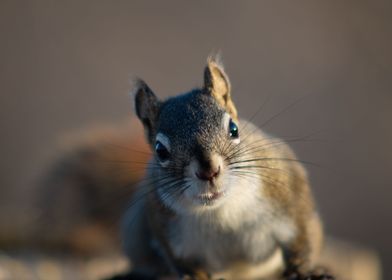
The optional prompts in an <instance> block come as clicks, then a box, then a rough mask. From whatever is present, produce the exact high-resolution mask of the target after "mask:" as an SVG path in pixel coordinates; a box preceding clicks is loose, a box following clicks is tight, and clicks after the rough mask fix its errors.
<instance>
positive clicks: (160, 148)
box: [155, 141, 170, 161]
mask: <svg viewBox="0 0 392 280" xmlns="http://www.w3.org/2000/svg"><path fill="white" fill-rule="evenodd" d="M155 152H156V153H157V155H158V158H159V160H160V161H166V160H168V159H169V158H170V153H169V151H168V150H167V149H166V147H165V146H164V145H163V144H162V143H161V142H159V141H157V142H156V143H155Z"/></svg>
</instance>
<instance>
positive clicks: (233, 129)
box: [229, 119, 239, 139]
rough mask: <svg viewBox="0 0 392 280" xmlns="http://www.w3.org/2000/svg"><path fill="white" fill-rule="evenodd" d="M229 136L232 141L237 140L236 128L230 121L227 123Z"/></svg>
mask: <svg viewBox="0 0 392 280" xmlns="http://www.w3.org/2000/svg"><path fill="white" fill-rule="evenodd" d="M229 136H230V137H231V138H233V139H236V138H238V136H239V134H238V126H237V125H236V124H235V123H234V122H233V120H232V119H230V122H229Z"/></svg>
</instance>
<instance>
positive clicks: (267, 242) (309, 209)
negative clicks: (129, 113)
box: [122, 58, 328, 279]
mask: <svg viewBox="0 0 392 280" xmlns="http://www.w3.org/2000/svg"><path fill="white" fill-rule="evenodd" d="M135 105H136V114H137V116H138V117H139V119H140V120H141V122H142V123H143V125H144V128H145V133H146V138H147V142H148V143H149V145H150V147H151V148H152V150H153V152H154V153H153V158H152V159H151V161H150V162H149V164H148V166H147V169H146V170H147V172H146V177H145V179H144V180H143V181H142V182H141V184H140V186H139V187H138V191H137V193H136V194H135V195H134V197H133V202H132V204H131V205H132V206H131V207H129V209H128V210H127V212H126V213H125V216H124V219H123V230H122V231H123V238H124V247H125V251H126V253H127V255H128V256H129V258H130V261H131V263H132V265H133V268H134V271H138V273H139V272H140V273H141V275H146V277H147V276H148V277H159V276H162V275H171V276H173V275H175V276H180V277H183V278H184V279H188V278H187V277H189V279H221V278H224V279H276V278H278V277H280V276H281V275H282V274H285V275H286V276H287V275H288V276H290V277H293V278H290V279H302V278H301V277H303V276H304V275H308V273H309V271H310V270H311V269H312V267H313V265H314V263H315V261H316V259H317V255H318V253H319V250H320V247H321V244H322V226H321V222H320V219H319V216H318V214H317V211H316V210H315V207H314V203H313V198H312V195H311V191H310V188H309V183H308V179H307V175H306V172H305V170H304V168H303V167H302V165H301V163H300V162H299V161H298V160H296V157H295V154H294V153H293V151H292V150H291V149H290V148H289V147H288V146H287V145H286V144H285V143H284V141H282V140H280V139H278V138H274V137H271V136H269V135H267V134H265V133H264V132H262V131H261V130H260V129H259V128H257V127H256V126H254V125H253V124H252V123H250V122H247V121H245V120H242V119H239V118H238V115H237V110H236V108H235V106H234V103H233V101H232V100H231V90H230V82H229V80H228V77H227V75H226V73H225V72H224V70H223V67H222V65H221V64H220V63H219V62H218V61H217V60H215V59H213V58H210V59H209V60H208V64H207V67H206V69H205V73H204V85H203V87H202V88H200V89H195V90H192V91H191V92H189V93H186V94H183V95H179V96H177V97H173V98H170V99H168V100H166V101H160V100H159V99H158V98H157V97H156V96H155V94H154V93H153V92H152V90H151V89H150V88H149V87H148V86H147V84H146V83H144V82H143V81H141V80H139V81H138V82H137V84H136V87H135ZM295 277H297V278H295ZM310 277H312V275H310ZM314 277H316V276H314ZM130 279H132V277H130ZM146 279H149V278H146ZM309 279H323V278H309ZM326 279H328V278H326Z"/></svg>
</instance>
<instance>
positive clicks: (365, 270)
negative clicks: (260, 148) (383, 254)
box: [0, 240, 382, 280]
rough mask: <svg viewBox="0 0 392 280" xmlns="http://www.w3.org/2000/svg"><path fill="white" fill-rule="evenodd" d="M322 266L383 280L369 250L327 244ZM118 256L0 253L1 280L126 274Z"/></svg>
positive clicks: (348, 278) (344, 279) (355, 277)
mask: <svg viewBox="0 0 392 280" xmlns="http://www.w3.org/2000/svg"><path fill="white" fill-rule="evenodd" d="M321 263H322V265H323V266H325V267H327V268H328V269H329V270H330V271H332V272H333V273H334V274H335V275H337V279H339V280H382V276H381V270H380V269H381V268H380V263H379V260H378V257H377V255H376V254H374V253H373V252H372V251H370V250H366V249H364V248H360V247H356V246H352V245H350V244H347V243H344V242H341V241H335V240H328V242H327V246H326V248H325V252H324V254H323V256H322V259H321ZM127 269H128V264H127V260H126V258H125V257H123V256H121V255H119V254H118V255H108V256H101V257H87V258H86V257H80V256H79V257H76V256H73V257H72V256H69V255H68V256H60V255H57V256H56V255H41V254H31V253H19V254H7V253H5V252H1V253H0V280H5V279H7V280H8V279H12V280H13V279H15V280H24V279H25V280H30V279H31V280H69V279H73V280H93V279H104V278H106V277H109V276H112V275H115V274H119V273H121V272H125V271H126V270H127Z"/></svg>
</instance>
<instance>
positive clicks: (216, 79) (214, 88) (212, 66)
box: [203, 55, 237, 119]
mask: <svg viewBox="0 0 392 280" xmlns="http://www.w3.org/2000/svg"><path fill="white" fill-rule="evenodd" d="M203 91H204V92H205V93H206V94H210V95H212V96H213V97H214V98H215V100H216V101H217V102H218V103H219V104H220V105H221V106H222V107H223V108H224V109H226V111H227V112H228V113H229V114H230V115H231V116H232V117H233V118H234V119H237V110H236V108H235V106H234V103H233V101H232V100H231V93H230V92H231V85H230V80H229V78H228V77H227V75H226V73H225V71H224V68H223V64H222V62H221V57H220V56H219V55H217V56H209V57H208V59H207V66H206V68H205V70H204V87H203Z"/></svg>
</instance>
